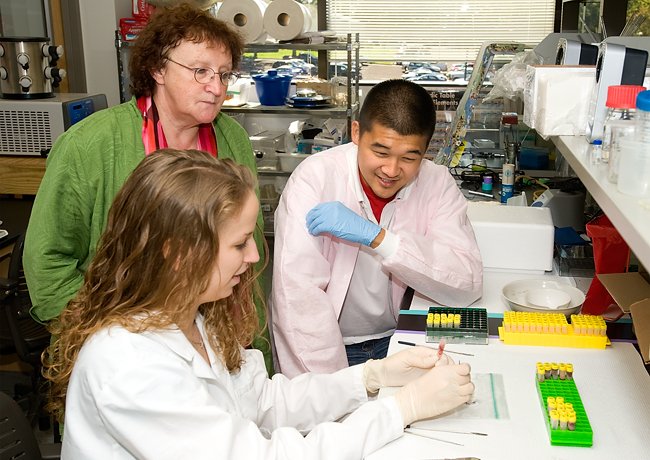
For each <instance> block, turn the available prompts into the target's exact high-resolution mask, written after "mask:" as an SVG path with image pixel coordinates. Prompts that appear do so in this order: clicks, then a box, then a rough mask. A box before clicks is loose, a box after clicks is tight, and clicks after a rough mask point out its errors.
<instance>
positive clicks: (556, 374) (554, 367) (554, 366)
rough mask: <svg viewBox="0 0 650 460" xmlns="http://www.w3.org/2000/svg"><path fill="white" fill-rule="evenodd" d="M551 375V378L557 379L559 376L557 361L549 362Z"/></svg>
mask: <svg viewBox="0 0 650 460" xmlns="http://www.w3.org/2000/svg"><path fill="white" fill-rule="evenodd" d="M551 376H552V377H553V380H557V378H558V377H559V376H560V368H559V366H558V365H557V363H551Z"/></svg>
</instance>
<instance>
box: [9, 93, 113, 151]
mask: <svg viewBox="0 0 650 460" xmlns="http://www.w3.org/2000/svg"><path fill="white" fill-rule="evenodd" d="M106 107H108V104H107V102H106V96H105V95H104V94H95V95H90V94H83V93H66V94H64V93H61V94H56V95H54V96H53V97H52V98H49V99H28V100H15V99H0V155H32V156H45V155H47V153H49V151H50V149H51V148H52V145H53V144H54V141H56V139H57V138H58V137H59V136H60V135H61V134H63V133H64V132H65V131H66V130H68V128H70V127H71V126H72V125H74V124H75V123H77V122H78V121H81V120H83V119H84V118H86V117H87V116H88V115H91V114H92V113H94V112H97V111H98V110H101V109H105V108H106Z"/></svg>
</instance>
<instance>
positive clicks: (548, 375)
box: [544, 363, 551, 380]
mask: <svg viewBox="0 0 650 460" xmlns="http://www.w3.org/2000/svg"><path fill="white" fill-rule="evenodd" d="M544 378H545V379H546V380H551V363H544Z"/></svg>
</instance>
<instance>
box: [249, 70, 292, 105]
mask: <svg viewBox="0 0 650 460" xmlns="http://www.w3.org/2000/svg"><path fill="white" fill-rule="evenodd" d="M291 78H292V76H291V75H288V74H283V73H278V71H277V70H269V71H268V73H267V74H262V75H253V80H255V91H257V97H258V99H259V100H260V104H262V105H284V103H285V100H286V98H287V94H289V86H290V85H291Z"/></svg>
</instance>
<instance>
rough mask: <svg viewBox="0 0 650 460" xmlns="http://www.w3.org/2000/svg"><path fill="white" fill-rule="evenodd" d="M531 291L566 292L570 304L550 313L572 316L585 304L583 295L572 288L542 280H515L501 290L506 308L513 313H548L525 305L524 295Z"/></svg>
mask: <svg viewBox="0 0 650 460" xmlns="http://www.w3.org/2000/svg"><path fill="white" fill-rule="evenodd" d="M533 289H557V290H560V291H563V292H566V293H567V294H569V296H570V297H571V302H570V303H569V305H568V306H566V307H565V308H557V309H553V310H552V313H563V314H565V315H573V314H575V313H578V312H579V311H580V308H581V307H582V304H583V303H585V295H584V293H583V292H582V291H581V290H580V289H578V288H575V287H573V286H569V285H568V284H564V283H560V282H559V281H549V280H544V279H532V280H517V281H513V282H511V283H508V284H506V285H505V286H504V287H503V289H502V291H501V292H502V295H503V297H504V299H505V301H506V303H507V304H508V306H509V307H510V308H511V309H512V310H515V311H528V312H533V313H550V311H549V309H548V308H540V307H533V306H530V305H528V304H526V294H527V293H528V291H532V290H533Z"/></svg>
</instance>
